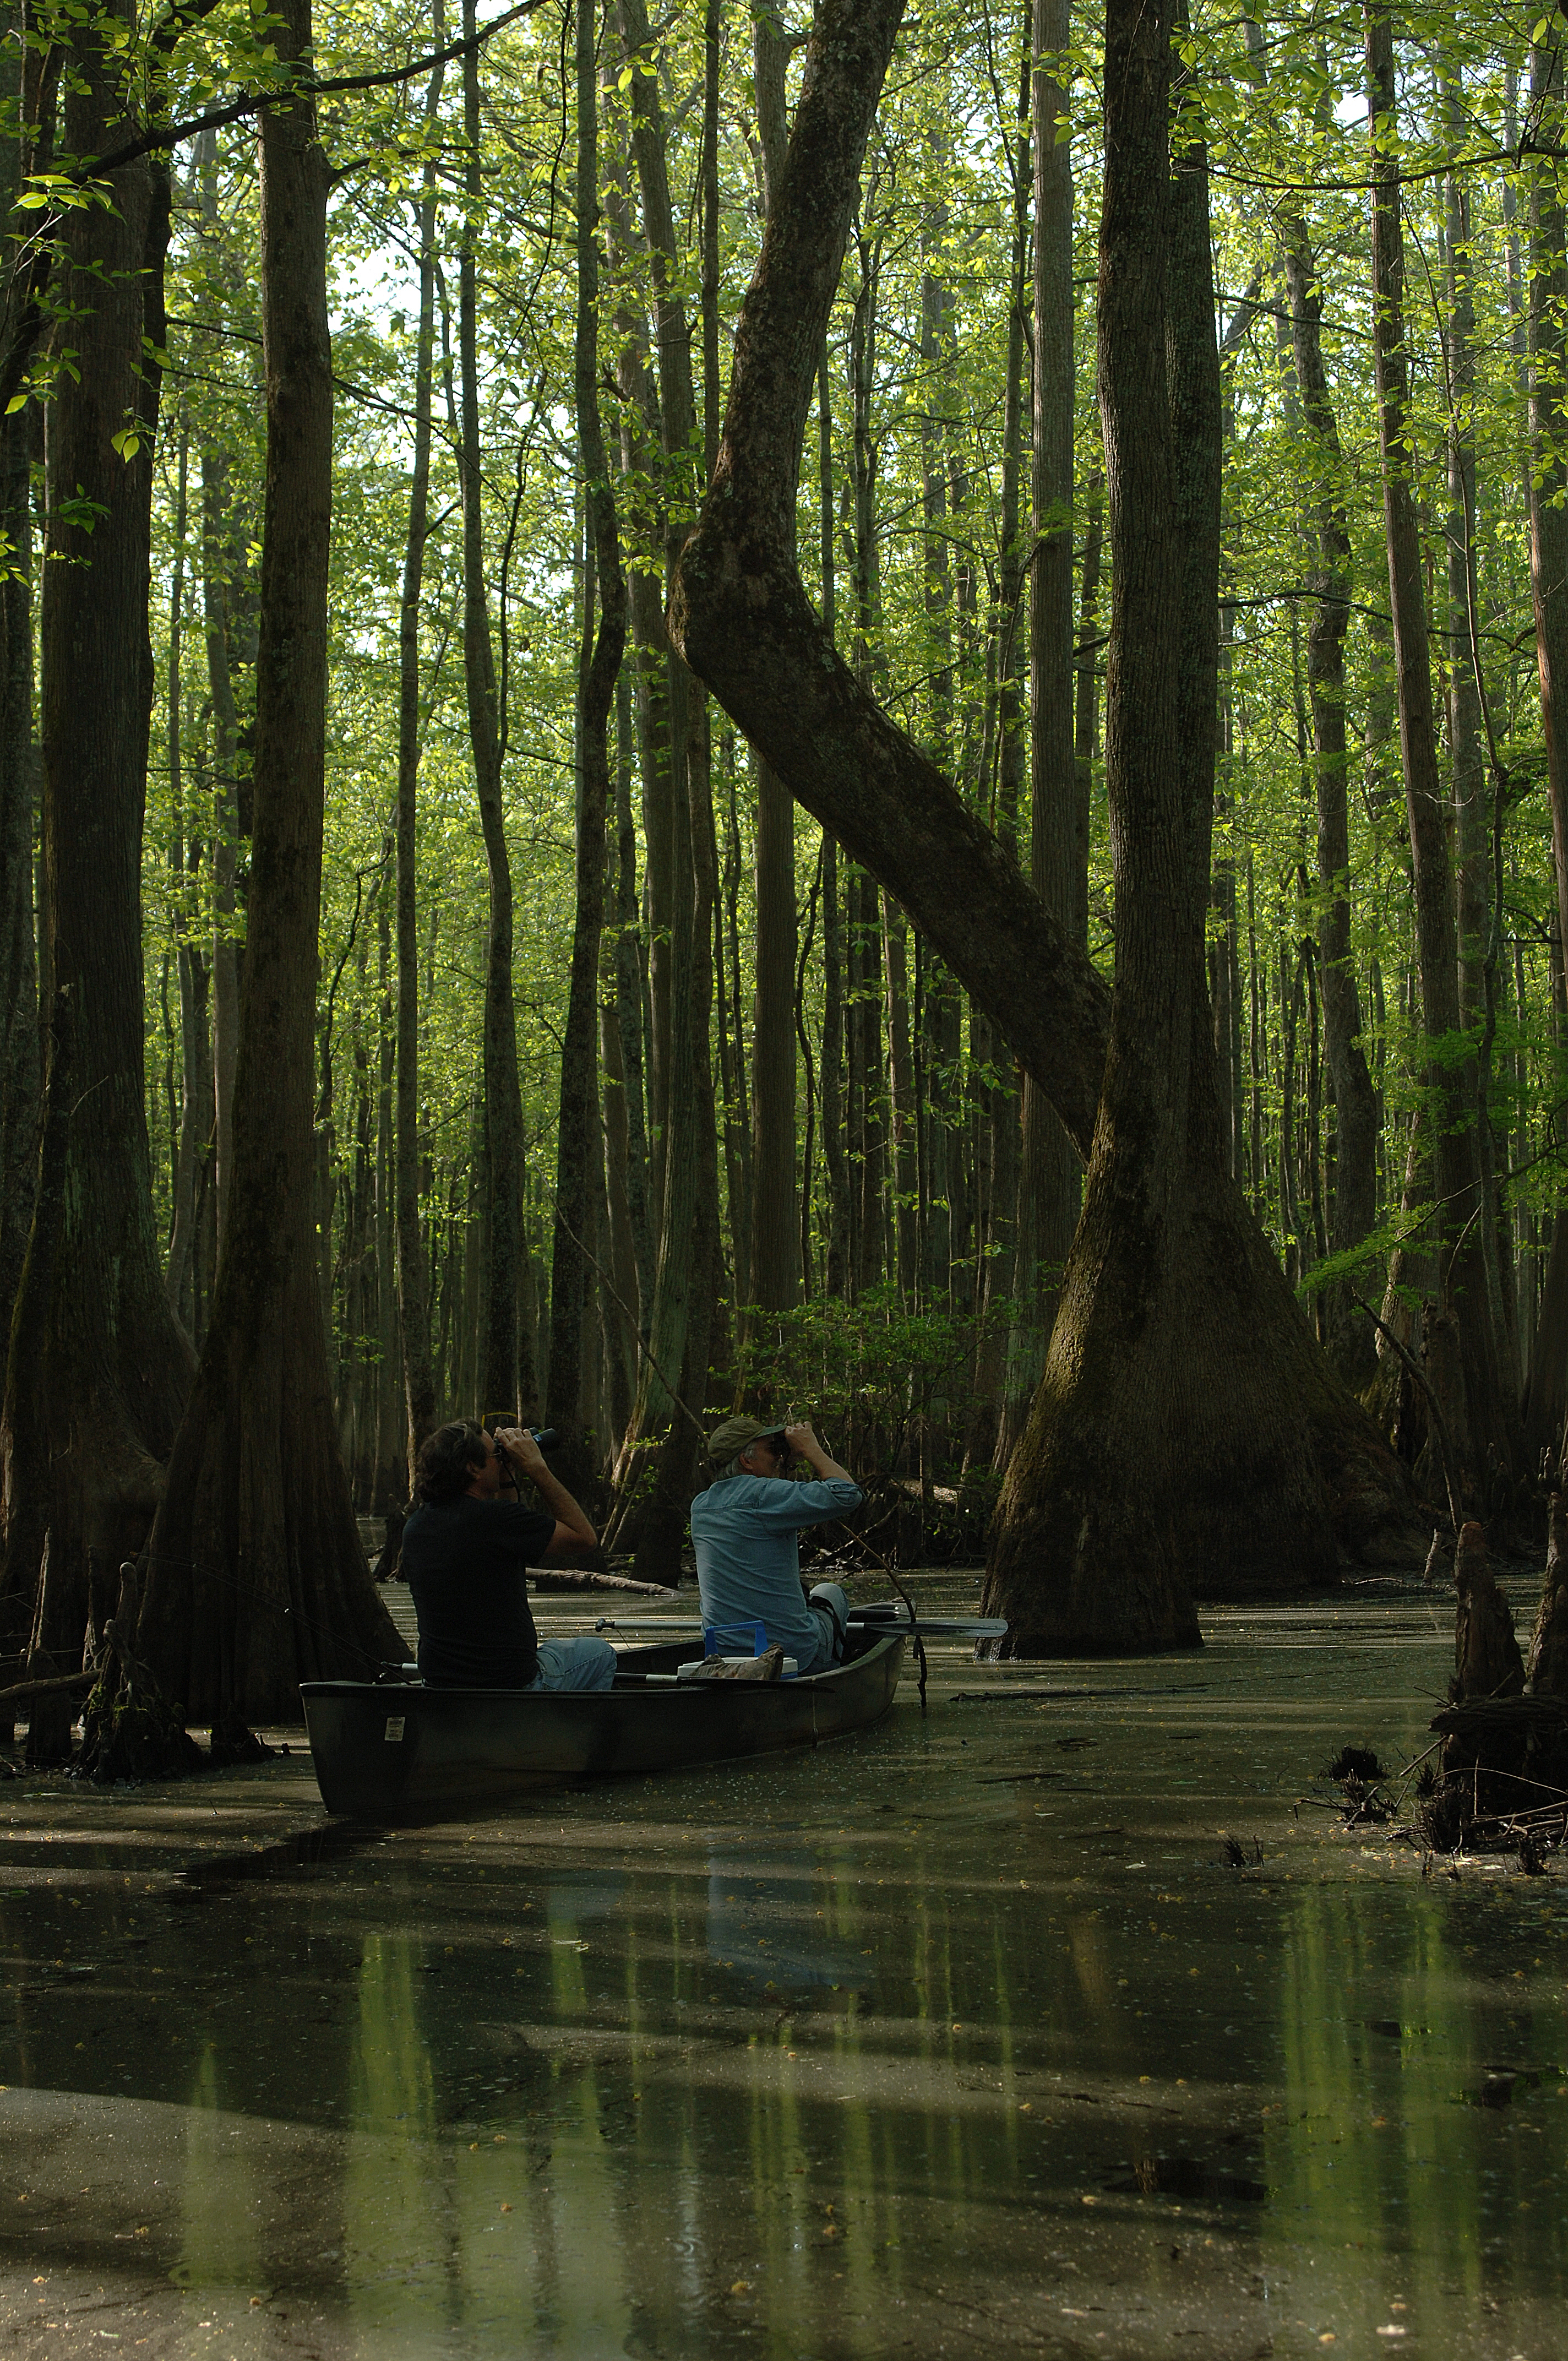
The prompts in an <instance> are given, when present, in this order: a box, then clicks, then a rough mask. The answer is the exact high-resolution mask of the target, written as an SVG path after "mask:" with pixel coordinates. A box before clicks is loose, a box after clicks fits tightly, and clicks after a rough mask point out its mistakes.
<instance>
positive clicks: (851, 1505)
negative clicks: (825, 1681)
mask: <svg viewBox="0 0 1568 2361" xmlns="http://www.w3.org/2000/svg"><path fill="white" fill-rule="evenodd" d="M797 1452H798V1453H799V1455H800V1456H801V1457H802V1458H803V1459H805V1460H807V1461H809V1463H810V1465H811V1467H812V1470H813V1473H814V1475H815V1477H816V1481H815V1482H814V1483H806V1484H797V1483H795V1482H793V1481H792V1480H791V1477H790V1473H789V1470H790V1463H791V1462H792V1460H793V1459H794V1458H795V1454H796V1453H797ZM707 1455H708V1457H709V1458H710V1459H711V1460H712V1461H713V1462H714V1464H715V1466H716V1467H717V1468H718V1475H717V1476H716V1477H715V1479H714V1481H713V1483H712V1484H711V1485H710V1486H709V1487H708V1489H707V1491H706V1492H699V1493H698V1494H697V1496H696V1499H695V1500H694V1501H693V1502H692V1512H691V1514H692V1542H693V1544H694V1545H695V1547H696V1579H697V1588H698V1590H699V1592H700V1593H701V1597H702V1620H703V1621H704V1623H705V1624H707V1625H709V1626H712V1625H715V1624H726V1623H742V1624H749V1625H752V1626H755V1625H756V1624H758V1623H761V1624H762V1626H763V1627H764V1628H765V1630H766V1632H767V1637H768V1644H769V1645H770V1646H772V1645H773V1643H774V1642H777V1644H778V1645H779V1646H780V1647H781V1648H782V1649H783V1650H784V1654H785V1655H786V1656H793V1657H794V1658H795V1666H796V1670H797V1671H798V1672H799V1673H800V1674H802V1675H806V1674H807V1673H825V1672H828V1671H830V1670H831V1668H832V1666H833V1665H834V1664H837V1663H838V1662H839V1659H840V1658H841V1656H842V1655H843V1653H844V1635H845V1629H846V1617H847V1614H848V1610H849V1601H848V1600H847V1599H846V1598H845V1596H844V1593H843V1591H842V1589H841V1588H840V1587H839V1584H838V1583H836V1582H819V1583H818V1584H817V1587H816V1589H815V1590H814V1591H813V1592H812V1594H811V1596H810V1598H806V1596H805V1594H804V1593H803V1591H802V1589H801V1587H800V1535H801V1532H802V1531H803V1529H804V1528H805V1527H806V1526H807V1525H826V1524H830V1523H831V1522H832V1521H834V1519H835V1518H839V1517H848V1516H850V1515H851V1514H852V1513H853V1511H854V1510H856V1509H858V1508H859V1507H860V1505H861V1500H862V1499H864V1497H865V1496H864V1494H863V1493H862V1492H861V1488H860V1486H859V1485H858V1484H857V1483H856V1481H855V1479H854V1477H852V1476H851V1475H850V1471H849V1469H848V1468H847V1467H840V1466H839V1463H838V1461H837V1460H836V1459H829V1457H828V1454H827V1453H826V1452H825V1451H824V1450H823V1448H822V1445H821V1444H819V1443H818V1442H817V1437H816V1436H815V1434H813V1433H812V1432H811V1429H810V1427H809V1426H806V1425H800V1426H782V1427H781V1426H764V1425H763V1424H762V1421H761V1419H756V1418H727V1419H726V1420H725V1422H724V1423H723V1425H722V1426H720V1427H717V1428H716V1429H715V1430H714V1432H713V1433H712V1434H710V1435H709V1437H708V1439H707ZM725 1653H727V1654H730V1653H739V1651H738V1650H735V1649H729V1648H727V1649H726V1650H725Z"/></svg>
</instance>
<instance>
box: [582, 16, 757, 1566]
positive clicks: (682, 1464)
mask: <svg viewBox="0 0 1568 2361" xmlns="http://www.w3.org/2000/svg"><path fill="white" fill-rule="evenodd" d="M620 22H621V27H622V31H623V35H624V38H625V43H626V48H627V51H628V55H629V58H630V62H631V67H632V74H631V82H630V92H629V103H630V110H631V145H632V152H633V155H634V158H635V160H636V164H637V174H638V182H639V186H640V189H641V198H642V218H643V227H644V231H645V235H646V238H647V245H648V256H649V264H650V274H651V279H652V293H653V319H654V337H655V343H656V346H657V349H658V356H659V423H660V429H661V433H662V436H663V452H664V459H665V471H666V479H667V481H668V484H669V500H668V507H667V510H666V518H665V522H666V532H667V540H666V562H667V566H668V567H669V569H670V571H671V573H672V574H673V571H674V566H675V562H676V558H677V555H678V552H679V547H680V544H681V541H682V538H683V536H684V524H683V522H682V514H683V510H684V506H685V500H686V499H687V498H688V497H690V496H691V494H693V493H695V490H696V485H695V483H694V481H693V478H692V473H691V470H692V451H693V447H694V438H695V435H696V403H695V399H694V395H693V388H692V372H691V348H690V337H689V334H688V329H687V321H686V312H685V302H684V301H683V300H682V297H681V293H680V273H681V269H682V268H683V264H682V259H681V257H680V254H679V251H678V248H677V241H676V237H675V231H674V214H673V211H672V207H671V203H670V186H669V168H668V159H667V155H666V151H665V134H664V125H663V114H662V111H661V107H660V101H659V92H658V84H657V82H656V80H655V79H654V78H653V77H652V76H651V75H649V74H647V73H646V72H644V71H642V70H641V69H642V66H643V64H644V63H645V61H646V53H647V51H648V49H649V46H650V36H649V31H648V21H647V11H646V8H645V7H644V5H643V0H620ZM667 686H668V697H669V708H668V709H669V750H670V761H669V785H670V825H669V831H668V843H669V873H670V893H669V911H668V925H669V935H670V967H669V1062H668V1072H667V1077H665V1078H662V1093H663V1104H664V1107H665V1111H666V1115H667V1120H666V1124H665V1127H664V1137H663V1197H662V1200H661V1209H660V1221H659V1244H658V1257H657V1262H656V1266H655V1270H654V1278H653V1300H652V1314H651V1318H650V1323H649V1328H650V1340H649V1351H648V1355H647V1356H646V1358H645V1359H644V1361H643V1364H642V1367H641V1372H640V1376H639V1384H638V1398H637V1405H636V1409H635V1411H634V1413H633V1419H632V1428H631V1431H630V1432H631V1434H632V1435H633V1436H634V1437H646V1436H647V1435H648V1434H650V1433H652V1432H653V1431H654V1430H655V1429H657V1428H661V1427H663V1429H664V1430H665V1435H664V1442H663V1446H662V1448H661V1451H660V1454H659V1460H658V1465H657V1469H656V1473H655V1479H654V1488H653V1499H652V1503H651V1504H650V1507H649V1510H648V1514H647V1518H646V1520H645V1522H644V1526H643V1530H642V1532H641V1536H640V1540H639V1557H638V1566H639V1571H640V1572H645V1573H646V1574H647V1575H648V1576H650V1577H651V1578H655V1579H663V1580H669V1581H671V1582H674V1581H675V1580H677V1579H678V1576H679V1544H680V1536H681V1532H682V1530H683V1528H684V1524H685V1503H686V1501H687V1499H689V1498H690V1488H691V1482H692V1476H693V1470H694V1467H695V1460H694V1456H693V1455H694V1450H695V1446H696V1440H697V1438H696V1435H695V1434H694V1433H692V1432H691V1430H690V1424H689V1421H688V1419H687V1416H686V1413H685V1411H682V1410H681V1409H680V1407H679V1404H678V1403H677V1402H675V1401H674V1400H673V1399H672V1398H671V1394H670V1390H669V1389H670V1386H671V1384H672V1383H673V1384H674V1386H675V1388H676V1389H677V1391H678V1392H679V1393H680V1394H681V1396H682V1398H683V1399H684V1400H685V1401H687V1402H689V1401H690V1400H691V1399H692V1393H693V1391H694V1390H695V1391H696V1392H697V1393H698V1394H701V1393H702V1392H703V1390H704V1389H705V1387H706V1383H707V1352H708V1344H709V1339H710V1336H711V1334H712V1330H713V1324H714V1313H715V1307H716V1304H717V1301H718V1269H719V1257H718V1157H717V1147H716V1142H715V1115H714V1104H713V1078H712V1069H711V1063H710V1051H709V1040H708V1033H709V1020H710V1014H711V1004H712V994H713V980H712V966H711V935H712V914H713V896H714V881H713V844H714V835H713V813H712V796H711V786H710V781H709V775H708V726H707V702H706V699H705V698H704V696H703V693H702V688H701V686H700V684H699V683H698V682H697V681H696V679H694V677H693V676H692V674H691V673H690V671H689V670H688V668H687V666H686V664H685V658H684V656H683V655H682V654H681V653H680V651H679V650H678V649H672V651H671V653H670V657H669V664H668V672H667ZM786 1018H787V1003H786ZM694 1369H695V1371H696V1376H695V1378H693V1376H692V1372H693V1371H694ZM660 1372H663V1375H661V1374H660ZM677 1373H679V1374H677ZM683 1378H684V1379H686V1380H689V1382H683ZM619 1472H620V1476H621V1477H623V1478H624V1477H626V1476H628V1475H629V1474H630V1472H631V1463H630V1461H629V1460H628V1459H627V1458H626V1457H625V1455H623V1459H622V1465H621V1468H620V1471H619ZM623 1497H625V1496H624V1495H623Z"/></svg>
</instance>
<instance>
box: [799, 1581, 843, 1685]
mask: <svg viewBox="0 0 1568 2361" xmlns="http://www.w3.org/2000/svg"><path fill="white" fill-rule="evenodd" d="M806 1605H807V1607H808V1608H809V1609H811V1613H812V1616H813V1618H814V1620H815V1621H816V1623H817V1629H818V1631H820V1633H821V1635H822V1636H821V1638H820V1639H819V1640H818V1641H817V1653H816V1654H815V1655H814V1656H813V1657H812V1659H811V1662H810V1663H809V1664H802V1665H801V1667H800V1670H801V1672H802V1673H830V1672H831V1671H832V1669H833V1667H834V1665H835V1664H839V1662H840V1661H841V1660H842V1657H843V1653H844V1635H845V1632H846V1630H847V1629H848V1626H847V1624H846V1622H845V1620H844V1619H845V1617H846V1616H847V1615H848V1614H849V1611H850V1602H849V1600H848V1598H846V1597H845V1596H844V1588H843V1585H842V1584H841V1583H838V1582H819V1583H817V1585H816V1586H815V1587H814V1588H813V1590H812V1593H811V1596H810V1598H808V1599H807V1600H806Z"/></svg>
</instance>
